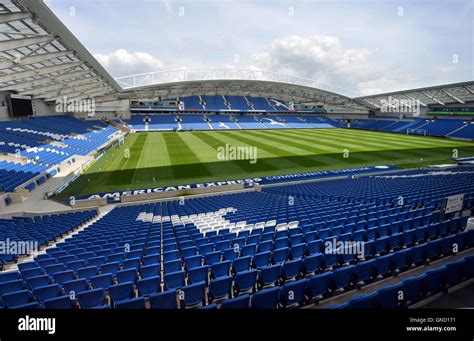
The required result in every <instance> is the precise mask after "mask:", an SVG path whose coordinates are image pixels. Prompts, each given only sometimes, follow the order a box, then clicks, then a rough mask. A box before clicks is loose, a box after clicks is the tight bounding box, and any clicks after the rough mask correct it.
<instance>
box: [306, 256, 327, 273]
mask: <svg viewBox="0 0 474 341" xmlns="http://www.w3.org/2000/svg"><path fill="white" fill-rule="evenodd" d="M322 258H323V255H322V254H321V253H319V254H313V255H311V256H306V257H305V258H304V259H303V264H302V270H303V273H304V274H305V275H306V276H308V275H313V274H315V273H316V272H319V270H320V269H321V261H322Z"/></svg>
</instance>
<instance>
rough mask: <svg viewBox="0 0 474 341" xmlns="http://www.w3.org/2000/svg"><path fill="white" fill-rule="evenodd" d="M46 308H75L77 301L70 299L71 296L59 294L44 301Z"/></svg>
mask: <svg viewBox="0 0 474 341" xmlns="http://www.w3.org/2000/svg"><path fill="white" fill-rule="evenodd" d="M44 307H45V308H46V309H75V308H76V301H73V300H71V299H70V297H69V296H67V295H66V296H59V297H56V298H51V299H49V300H46V301H44Z"/></svg>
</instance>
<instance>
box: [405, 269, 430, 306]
mask: <svg viewBox="0 0 474 341" xmlns="http://www.w3.org/2000/svg"><path fill="white" fill-rule="evenodd" d="M426 277H427V275H426V274H422V275H419V276H416V277H410V278H407V279H406V280H404V281H403V282H402V283H403V292H404V300H405V304H406V305H411V304H413V303H416V302H418V301H419V300H420V299H421V298H422V297H423V296H424V294H425V288H424V283H425V282H426Z"/></svg>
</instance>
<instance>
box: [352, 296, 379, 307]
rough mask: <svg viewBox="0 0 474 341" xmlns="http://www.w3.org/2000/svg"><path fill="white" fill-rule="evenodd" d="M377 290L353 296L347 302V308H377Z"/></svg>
mask: <svg viewBox="0 0 474 341" xmlns="http://www.w3.org/2000/svg"><path fill="white" fill-rule="evenodd" d="M377 297H378V294H377V292H372V293H370V294H362V295H358V296H355V297H352V298H351V300H350V301H349V302H347V307H345V308H347V309H376V308H377Z"/></svg>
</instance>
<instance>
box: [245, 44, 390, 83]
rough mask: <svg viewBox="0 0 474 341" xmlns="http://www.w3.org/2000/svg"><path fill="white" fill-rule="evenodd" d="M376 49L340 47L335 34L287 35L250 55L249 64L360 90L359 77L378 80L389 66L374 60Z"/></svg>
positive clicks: (341, 45)
mask: <svg viewBox="0 0 474 341" xmlns="http://www.w3.org/2000/svg"><path fill="white" fill-rule="evenodd" d="M376 53H377V51H376V50H371V49H368V48H349V47H345V46H343V44H342V42H341V41H340V39H339V38H337V37H332V36H321V35H310V36H298V35H292V36H286V37H281V38H277V39H275V40H273V41H272V42H271V44H270V45H269V46H268V47H267V48H266V49H265V50H264V51H259V52H256V53H254V54H252V55H251V56H250V63H251V64H252V66H254V67H256V68H259V69H263V70H269V71H274V72H280V73H287V74H291V75H295V76H300V77H305V78H310V79H314V80H317V81H320V82H324V83H328V84H332V85H337V86H341V87H346V88H348V89H351V90H355V91H360V90H362V89H361V88H359V86H358V85H359V81H360V80H361V79H364V80H365V79H366V80H367V81H370V80H379V82H382V81H383V79H382V80H380V79H381V77H382V76H383V75H384V73H386V72H388V71H389V70H388V68H387V67H386V66H383V65H378V64H377V63H375V62H374V61H373V59H374V58H372V57H373V55H374V54H376Z"/></svg>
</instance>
